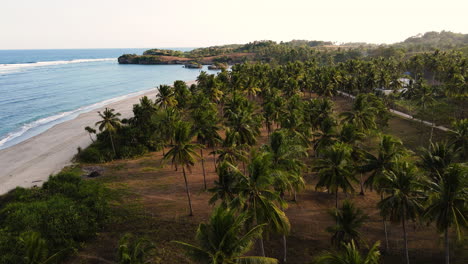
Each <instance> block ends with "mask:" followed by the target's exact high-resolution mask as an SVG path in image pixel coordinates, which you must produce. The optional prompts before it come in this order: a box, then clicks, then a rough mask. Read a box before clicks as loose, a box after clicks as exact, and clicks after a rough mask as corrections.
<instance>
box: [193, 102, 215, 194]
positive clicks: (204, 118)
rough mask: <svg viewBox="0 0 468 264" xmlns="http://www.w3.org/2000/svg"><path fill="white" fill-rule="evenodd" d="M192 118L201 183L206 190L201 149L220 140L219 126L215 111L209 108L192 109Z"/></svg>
mask: <svg viewBox="0 0 468 264" xmlns="http://www.w3.org/2000/svg"><path fill="white" fill-rule="evenodd" d="M192 119H193V124H194V125H193V127H192V130H193V131H192V133H193V134H194V135H195V136H196V138H197V142H198V143H199V144H200V146H201V148H200V156H201V162H202V169H203V183H204V186H205V190H206V170H205V159H204V157H203V149H204V148H206V147H208V145H210V146H214V145H215V144H216V142H217V141H220V140H221V137H220V136H219V134H218V130H220V128H219V126H218V118H217V112H216V111H212V110H211V109H200V110H199V111H193V113H192Z"/></svg>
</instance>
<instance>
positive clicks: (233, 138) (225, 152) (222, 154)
mask: <svg viewBox="0 0 468 264" xmlns="http://www.w3.org/2000/svg"><path fill="white" fill-rule="evenodd" d="M225 134H226V136H225V138H224V140H223V141H222V142H221V145H220V146H219V148H218V149H217V150H215V151H213V152H212V153H213V154H218V159H217V160H216V162H217V163H221V162H223V161H227V162H229V163H231V164H234V165H235V164H237V163H238V162H239V161H241V162H246V161H247V156H248V153H247V151H246V150H247V149H248V145H246V144H240V143H239V134H238V133H237V132H235V131H233V130H231V129H229V128H226V130H225Z"/></svg>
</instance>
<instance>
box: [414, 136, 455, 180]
mask: <svg viewBox="0 0 468 264" xmlns="http://www.w3.org/2000/svg"><path fill="white" fill-rule="evenodd" d="M420 157H421V161H420V163H419V165H420V166H421V167H422V168H423V169H424V170H426V171H427V172H428V173H429V176H430V177H431V179H433V180H435V181H438V180H439V179H440V177H441V176H442V174H443V173H444V171H445V169H446V168H447V167H448V166H449V165H450V164H451V163H452V162H454V161H455V158H456V152H455V151H454V150H453V148H452V146H451V145H448V144H446V143H431V144H430V146H429V149H423V151H422V153H421V155H420Z"/></svg>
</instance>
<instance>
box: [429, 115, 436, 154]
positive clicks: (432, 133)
mask: <svg viewBox="0 0 468 264" xmlns="http://www.w3.org/2000/svg"><path fill="white" fill-rule="evenodd" d="M434 125H435V124H434V107H432V123H431V134H430V136H429V147H430V146H431V144H432V136H433V135H434Z"/></svg>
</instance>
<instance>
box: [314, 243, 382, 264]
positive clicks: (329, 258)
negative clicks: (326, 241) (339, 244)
mask: <svg viewBox="0 0 468 264" xmlns="http://www.w3.org/2000/svg"><path fill="white" fill-rule="evenodd" d="M379 245H380V242H378V241H377V242H376V243H375V244H374V245H373V246H372V247H371V248H370V249H369V251H368V252H367V255H362V254H361V252H360V251H359V249H358V248H357V247H356V245H355V243H354V241H351V243H348V244H345V245H344V249H342V250H341V251H338V252H330V251H325V252H323V253H322V254H320V255H319V256H318V257H317V258H316V259H315V261H314V263H315V264H379V263H380V252H379Z"/></svg>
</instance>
